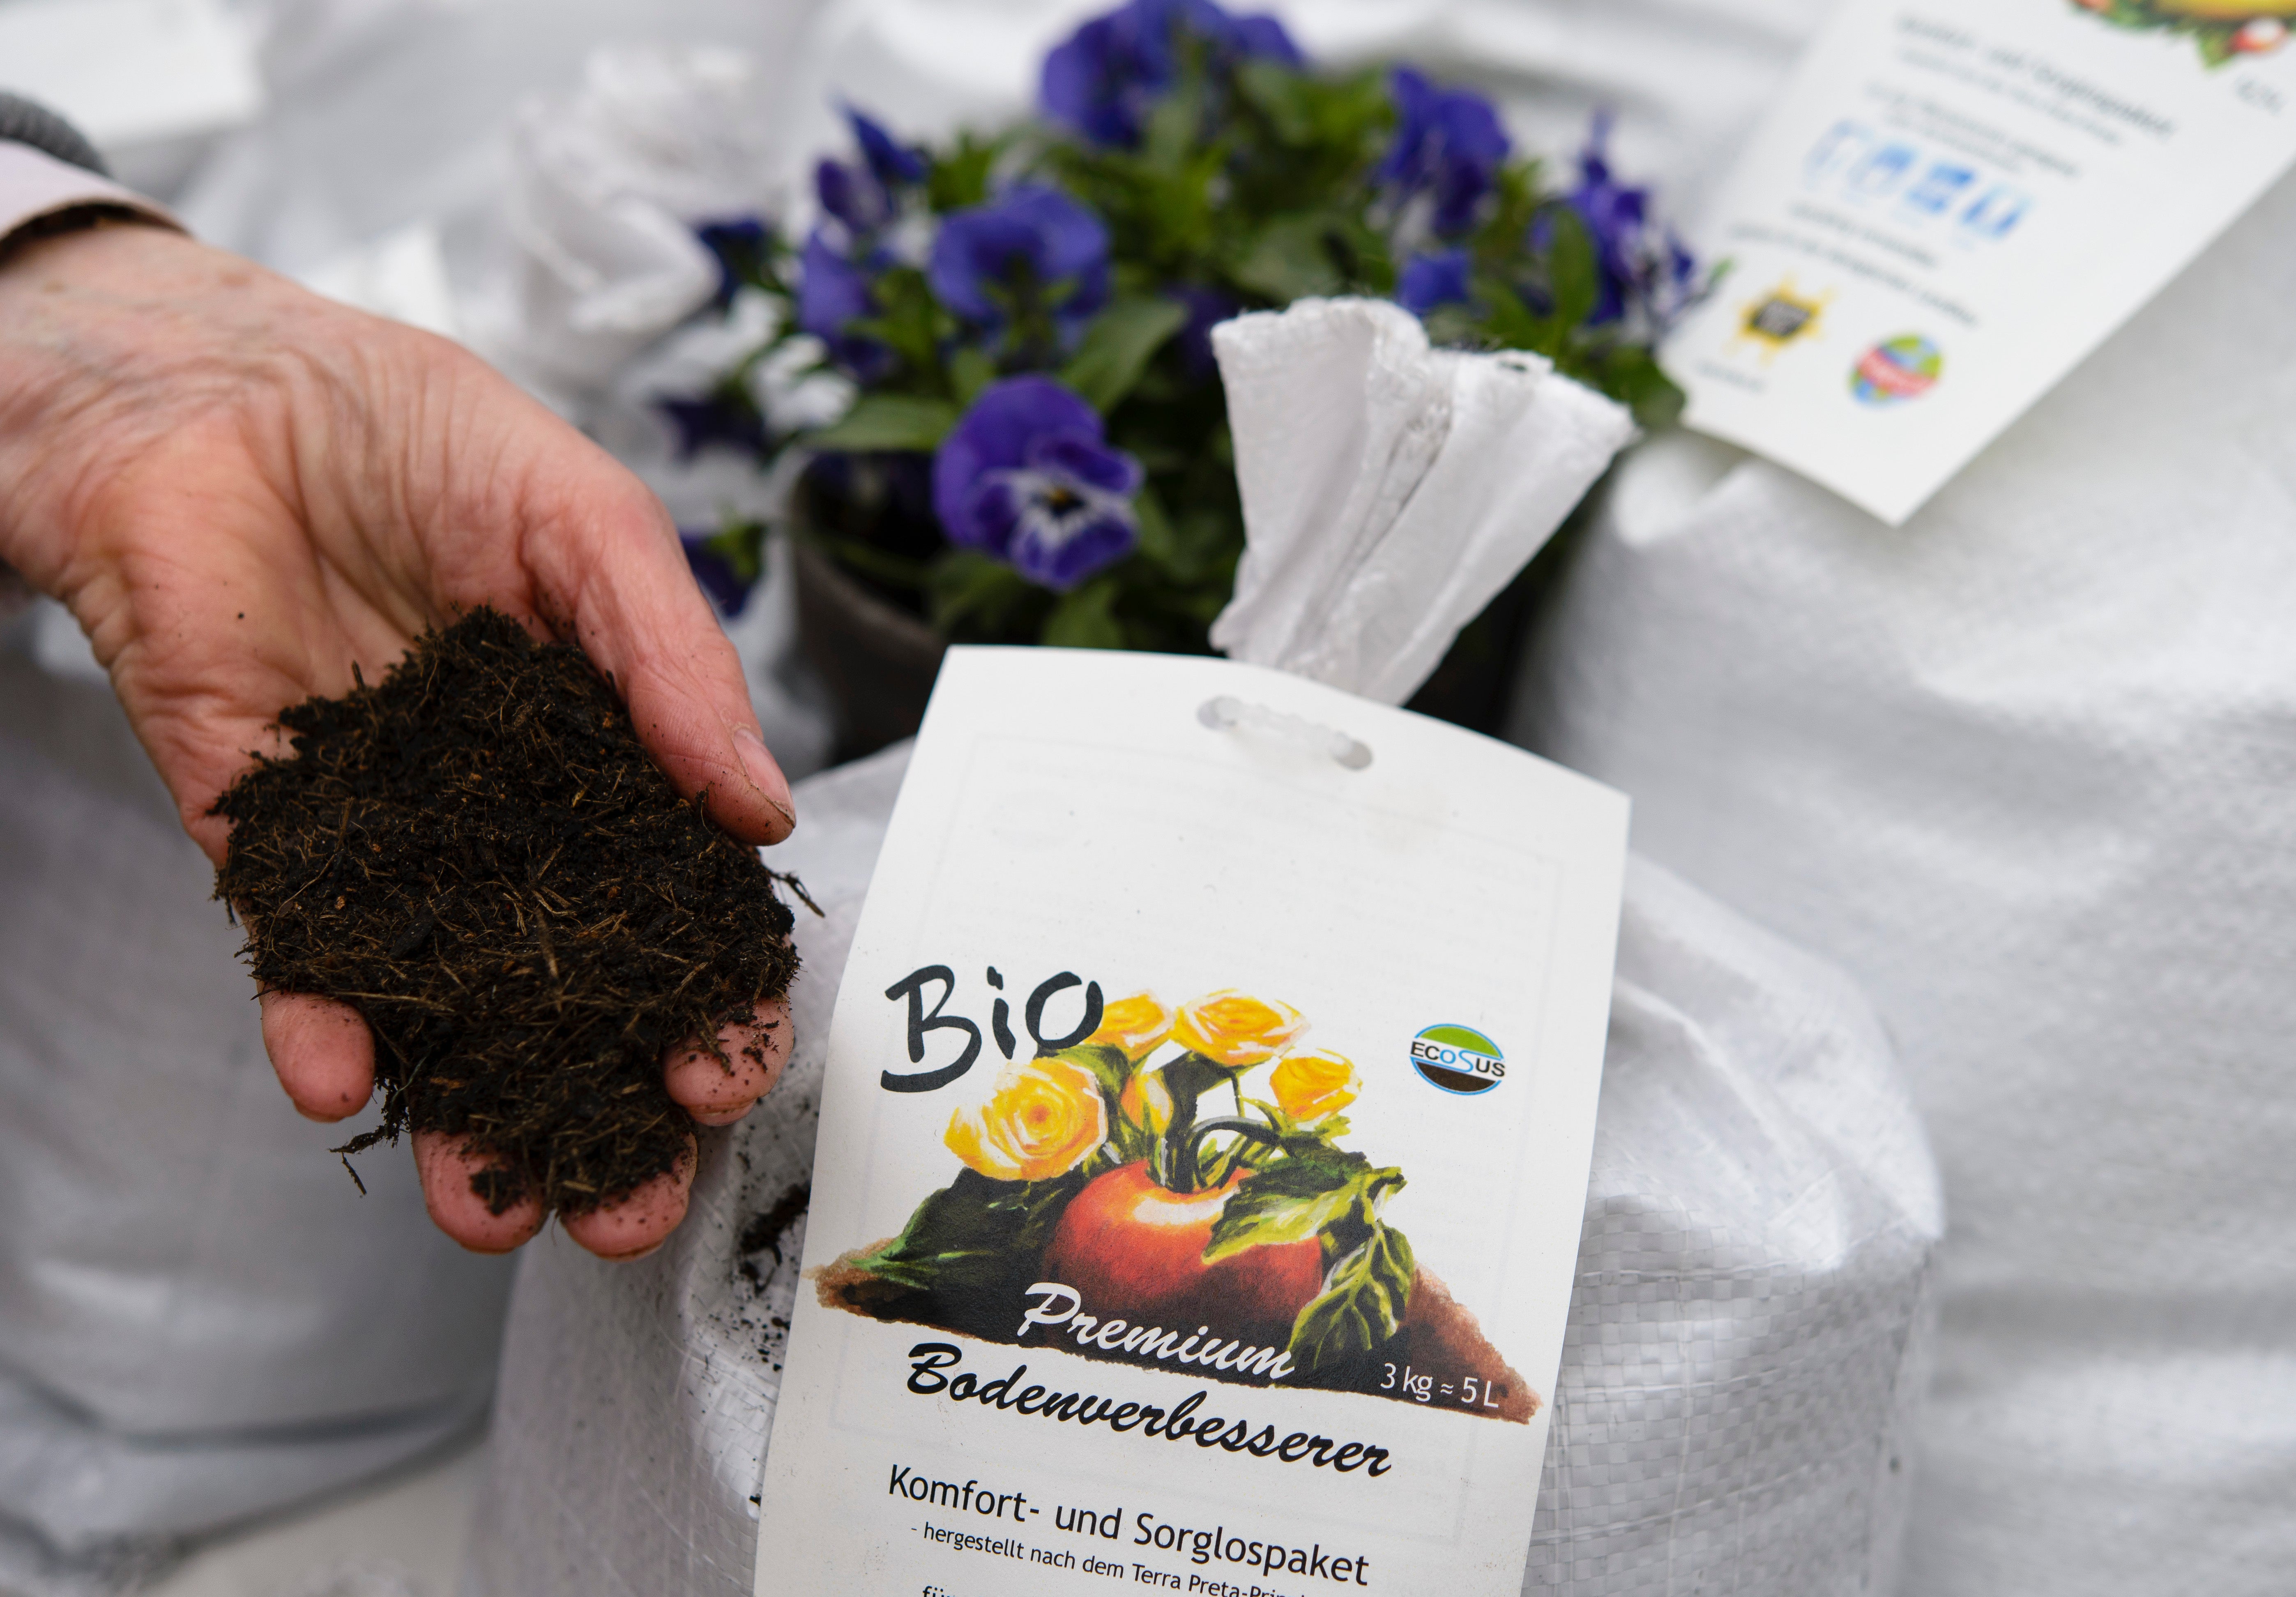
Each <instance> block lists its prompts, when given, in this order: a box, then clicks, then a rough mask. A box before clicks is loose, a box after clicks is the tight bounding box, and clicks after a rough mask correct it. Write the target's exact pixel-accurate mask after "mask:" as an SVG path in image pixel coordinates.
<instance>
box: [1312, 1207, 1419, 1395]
mask: <svg viewBox="0 0 2296 1597" xmlns="http://www.w3.org/2000/svg"><path fill="white" fill-rule="evenodd" d="M1416 1268H1417V1263H1416V1261H1415V1259H1414V1258H1413V1257H1412V1254H1411V1243H1410V1241H1409V1239H1407V1238H1406V1237H1405V1236H1404V1234H1403V1233H1401V1232H1399V1231H1398V1230H1396V1229H1395V1228H1394V1227H1393V1226H1391V1225H1386V1224H1374V1225H1373V1227H1372V1231H1371V1235H1370V1236H1369V1237H1368V1238H1367V1239H1366V1240H1365V1242H1364V1244H1363V1246H1361V1247H1359V1248H1357V1249H1356V1250H1355V1251H1354V1252H1352V1253H1349V1254H1348V1255H1347V1256H1346V1257H1343V1258H1341V1260H1340V1261H1339V1262H1338V1263H1337V1264H1335V1265H1333V1266H1332V1268H1331V1271H1330V1273H1329V1274H1326V1275H1325V1276H1324V1293H1323V1296H1321V1297H1319V1298H1316V1299H1315V1300H1314V1301H1313V1302H1311V1303H1309V1304H1308V1306H1307V1307H1305V1308H1303V1309H1301V1310H1300V1317H1299V1318H1298V1319H1297V1320H1295V1321H1294V1322H1293V1323H1292V1348H1291V1351H1292V1363H1293V1364H1297V1365H1299V1366H1300V1369H1302V1370H1305V1371H1308V1372H1310V1373H1312V1372H1315V1371H1316V1370H1319V1369H1323V1368H1324V1367H1326V1366H1328V1365H1331V1364H1338V1363H1340V1362H1341V1361H1343V1360H1345V1359H1348V1358H1350V1357H1353V1356H1354V1355H1357V1354H1362V1353H1368V1352H1370V1351H1371V1350H1372V1349H1373V1348H1374V1347H1379V1346H1380V1345H1381V1344H1382V1343H1383V1342H1385V1341H1386V1340H1387V1339H1389V1338H1390V1337H1391V1336H1393V1335H1394V1334H1395V1333H1396V1332H1397V1331H1399V1330H1401V1329H1402V1326H1403V1316H1404V1313H1405V1311H1406V1309H1407V1308H1409V1306H1410V1304H1411V1278H1412V1274H1413V1273H1414V1272H1415V1270H1416Z"/></svg>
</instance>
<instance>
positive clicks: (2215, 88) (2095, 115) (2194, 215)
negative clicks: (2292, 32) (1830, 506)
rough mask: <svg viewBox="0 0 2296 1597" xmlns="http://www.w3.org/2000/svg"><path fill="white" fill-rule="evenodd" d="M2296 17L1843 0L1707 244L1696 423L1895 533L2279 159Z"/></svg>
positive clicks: (2201, 240)
mask: <svg viewBox="0 0 2296 1597" xmlns="http://www.w3.org/2000/svg"><path fill="white" fill-rule="evenodd" d="M2292 15H2296V0H1849V4H1845V5H1844V6H1843V7H1842V9H1841V12H1840V13H1839V14H1838V15H1837V16H1836V17H1835V18H1834V20H1833V21H1832V22H1831V23H1830V24H1829V25H1828V26H1827V28H1826V29H1825V32H1824V33H1822V34H1821V35H1820V36H1819V37H1818V38H1817V39H1816V42H1815V43H1814V44H1813V45H1811V46H1810V48H1809V51H1808V54H1807V55H1806V56H1805V57H1804V58H1803V61H1802V62H1801V65H1800V68H1799V70H1797V72H1796V74H1795V76H1794V78H1793V79H1792V83H1791V85H1790V86H1789V87H1788V88H1787V90H1786V92H1785V94H1784V98H1783V99H1782V100H1781V101H1780V102H1779V103H1778V104H1777V105H1776V107H1775V109H1774V110H1773V111H1771V112H1770V114H1769V116H1768V117H1767V119H1766V120H1765V121H1764V122H1763V124H1762V126H1761V127H1760V129H1759V132H1758V133H1757V134H1756V135H1755V137H1754V139H1753V141H1752V142H1751V144H1750V145H1749V146H1748V148H1747V151H1746V152H1745V154H1744V156H1743V158H1742V159H1741V160H1740V161H1739V163H1738V166H1737V167H1736V168H1735V170H1734V172H1733V174H1732V175H1731V176H1730V178H1729V179H1728V181H1727V182H1726V184H1724V185H1723V187H1722V189H1721V191H1720V192H1719V194H1718V197H1717V199H1716V201H1715V202H1714V203H1713V204H1712V205H1711V206H1710V207H1706V208H1703V209H1702V221H1701V223H1700V225H1699V226H1698V227H1697V229H1696V233H1697V242H1698V243H1699V244H1700V246H1701V247H1702V250H1703V252H1704V253H1705V254H1706V256H1707V257H1708V258H1710V259H1714V260H1718V261H1722V262H1726V274H1725V276H1724V277H1723V279H1722V281H1721V283H1720V284H1719V285H1718V289H1717V291H1716V292H1715V293H1714V294H1713V295H1712V296H1711V297H1710V299H1708V300H1707V301H1706V302H1705V303H1704V304H1703V305H1702V307H1699V308H1698V309H1697V310H1695V311H1694V312H1693V313H1692V314H1691V315H1690V316H1689V317H1687V318H1686V319H1685V322H1684V323H1683V325H1682V326H1681V327H1680V328H1678V329H1677V332H1675V334H1674V335H1673V337H1672V338H1671V339H1670V340H1669V341H1668V344H1667V347H1666V349H1665V351H1664V355H1663V358H1664V361H1665V364H1666V367H1667V370H1668V371H1669V373H1671V374H1672V375H1673V376H1674V378H1675V380H1676V381H1677V382H1679V383H1681V384H1682V386H1683V387H1684V388H1685V389H1686V390H1687V391H1688V393H1689V396H1690V406H1689V410H1688V412H1687V414H1686V415H1685V420H1686V421H1687V422H1688V423H1689V424H1690V425H1691V426H1693V427H1695V428H1697V429H1699V430H1702V431H1704V432H1709V433H1712V434H1714V435H1716V436H1717V437H1719V438H1727V439H1729V440H1731V441H1732V442H1734V443H1738V444H1742V445H1744V446H1746V447H1748V448H1750V449H1753V450H1756V451H1758V452H1759V453H1760V454H1762V455H1767V456H1769V457H1770V458H1771V459H1773V460H1775V461H1777V462H1778V463H1781V464H1784V465H1786V466H1790V467H1792V468H1793V469H1794V470H1795V471H1800V472H1801V473H1802V474H1803V475H1805V476H1807V477H1809V478H1811V479H1815V480H1816V481H1818V482H1820V483H1823V484H1825V486H1826V487H1830V488H1832V489H1833V490H1834V491H1835V492H1836V493H1839V494H1841V495H1842V496H1844V497H1845V498H1847V499H1849V500H1851V501H1852V502H1854V503H1855V504H1859V505H1861V506H1863V507H1864V508H1866V510H1869V511H1871V512H1873V513H1874V514H1875V515H1877V516H1879V517H1881V518H1882V520H1885V521H1888V522H1890V523H1891V524H1893V525H1894V524H1897V523H1898V522H1902V521H1903V520H1905V519H1906V518H1907V516H1909V515H1911V514H1912V513H1913V512H1915V510H1916V509H1917V508H1919V507H1920V505H1921V504H1923V501H1925V500H1927V499H1928V498H1929V496H1930V495H1931V494H1933V493H1935V492H1936V491H1937V489H1938V488H1939V487H1941V486H1943V485H1944V483H1945V482H1946V481H1947V479H1949V478H1950V477H1952V475H1953V474H1954V473H1955V472H1956V471H1959V470H1960V469H1961V468H1962V467H1963V466H1964V464H1966V463H1968V462H1969V461H1970V460H1971V459H1972V457H1973V456H1974V455H1976V454H1977V453H1978V452H1979V451H1980V450H1981V449H1983V448H1984V447H1985V446H1986V445H1987V444H1988V443H1989V442H1990V441H1991V440H1992V439H1993V438H1994V437H1995V436H1996V435H1997V434H1998V433H2000V432H2001V431H2002V430H2003V429H2005V428H2006V427H2007V426H2008V425H2009V423H2010V422H2013V421H2014V420H2015V419H2016V418H2017V417H2018V416H2019V415H2021V414H2023V412H2024V411H2025V409H2026V407H2027V406H2029V405H2031V404H2032V403H2033V402H2034V401H2035V400H2036V399H2038V398H2039V397H2041V395H2043V394H2044V393H2046V392H2047V391H2048V390H2049V389H2051V388H2052V387H2054V385H2055V384H2056V382H2057V381H2058V380H2059V379H2061V378H2062V377H2063V376H2064V375H2065V374H2066V373H2068V372H2070V371H2071V369H2072V368H2073V366H2074V365H2075V364H2077V363H2079V361H2080V359H2081V358H2082V357H2083V356H2086V355H2087V354H2088V352H2089V351H2090V350H2091V349H2093V348H2095V347H2096V346H2097V345H2098V344H2099V343H2101V342H2102V341H2103V340H2104V338H2105V337H2106V335H2107V334H2109V333H2111V332H2112V331H2113V330H2114V329H2115V328H2117V327H2118V326H2120V324H2121V323H2122V322H2124V321H2125V320H2127V319H2128V316H2129V315H2131V314H2133V313H2134V312H2135V311H2136V309H2137V308H2138V307H2141V306H2142V305H2144V302H2145V301H2146V300H2148V299H2151V298H2152V297H2153V294H2155V293H2156V292H2158V291H2160V289H2161V287H2162V286H2163V285H2164V284H2166V283H2168V282H2169V279H2170V278H2171V277H2173V276H2175V275H2176V274H2177V272H2178V271H2179V270H2181V269H2182V268H2183V267H2184V266H2185V264H2186V263H2187V262H2189V261H2190V260H2191V259H2192V258H2194V256H2195V255H2197V254H2198V253H2199V252H2200V251H2201V250H2202V248H2203V247H2205V246H2206V245H2207V244H2208V242H2210V240H2211V239H2213V238H2215V237H2216V236H2217V234H2218V233H2219V232H2221V231H2222V230H2223V229H2224V227H2225V226H2226V225H2227V224H2228V223H2230V222H2231V221H2232V220H2233V218H2235V217H2237V216H2238V215H2240V213H2241V212H2242V211H2243V210H2245V209H2247V208H2248V207H2249V205H2250V204H2251V203H2252V202H2253V201H2255V200H2256V198H2257V197H2258V196H2259V194H2261V193H2262V192H2264V190H2265V188H2266V187H2267V185H2269V184H2271V183H2272V181H2273V180H2274V179H2275V178H2276V177H2277V176H2279V175H2280V174H2281V173H2282V172H2283V171H2284V170H2285V169H2286V168H2287V167H2288V165H2289V162H2290V160H2292V158H2296V48H2291V47H2287V43H2286V42H2287V36H2288V27H2287V19H2288V18H2289V17H2291V16H2292Z"/></svg>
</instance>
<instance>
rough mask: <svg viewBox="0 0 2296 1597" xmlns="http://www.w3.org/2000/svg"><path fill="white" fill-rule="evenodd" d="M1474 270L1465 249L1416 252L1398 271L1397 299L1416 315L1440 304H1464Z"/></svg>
mask: <svg viewBox="0 0 2296 1597" xmlns="http://www.w3.org/2000/svg"><path fill="white" fill-rule="evenodd" d="M1471 274H1472V263H1471V262H1470V261H1469V259H1468V258H1467V252H1466V251H1465V250H1436V251H1434V252H1433V253H1432V254H1429V255H1415V256H1413V257H1412V258H1410V259H1409V260H1407V261H1406V262H1405V263H1404V265H1403V270H1402V271H1400V272H1398V273H1397V274H1396V278H1395V302H1396V303H1397V304H1398V305H1400V306H1401V307H1403V308H1404V309H1406V310H1407V311H1409V312H1410V313H1411V314H1412V315H1415V316H1423V315H1426V314H1427V313H1428V312H1429V311H1431V310H1433V309H1434V308H1435V307H1437V306H1439V305H1458V304H1461V303H1463V302H1464V300H1465V299H1466V298H1467V281H1468V278H1469V276H1470V275H1471Z"/></svg>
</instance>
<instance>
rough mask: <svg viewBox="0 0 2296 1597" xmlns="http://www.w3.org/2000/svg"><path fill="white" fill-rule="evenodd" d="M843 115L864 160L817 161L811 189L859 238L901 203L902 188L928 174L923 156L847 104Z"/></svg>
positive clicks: (881, 223)
mask: <svg viewBox="0 0 2296 1597" xmlns="http://www.w3.org/2000/svg"><path fill="white" fill-rule="evenodd" d="M845 120H846V121H847V123H848V124H849V125H850V126H851V127H852V129H853V142H854V143H857V144H858V145H860V146H861V163H860V165H858V166H854V165H851V164H849V163H848V162H845V161H840V160H821V161H818V162H816V163H815V166H814V168H813V191H814V193H815V194H816V196H817V197H818V198H819V199H820V201H821V209H823V210H824V211H826V212H827V213H828V214H829V215H831V216H832V217H836V218H837V219H838V220H839V221H840V222H842V223H843V224H844V225H845V226H846V228H847V230H848V231H849V233H852V235H853V237H854V240H855V242H859V241H861V240H863V239H865V238H867V237H868V236H869V235H871V234H873V233H876V232H877V231H878V230H879V229H881V228H882V227H883V226H884V225H886V224H887V223H889V222H890V221H891V220H892V219H893V217H894V216H895V215H896V214H897V213H898V211H899V209H900V204H901V195H902V193H903V192H904V191H906V190H907V189H910V188H914V186H915V185H917V184H920V183H922V182H923V181H924V180H925V172H926V167H925V158H924V156H923V155H922V153H920V152H917V151H915V150H912V149H910V148H908V147H906V145H903V144H901V143H898V142H896V141H895V139H894V137H893V135H891V134H890V133H888V132H886V131H885V129H884V128H883V127H881V125H879V124H878V123H877V122H875V121H873V120H872V119H870V118H868V117H866V116H864V115H863V114H862V113H861V112H859V111H855V110H854V109H853V108H852V107H851V106H847V107H846V108H845Z"/></svg>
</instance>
